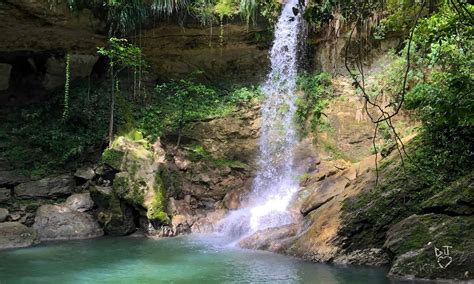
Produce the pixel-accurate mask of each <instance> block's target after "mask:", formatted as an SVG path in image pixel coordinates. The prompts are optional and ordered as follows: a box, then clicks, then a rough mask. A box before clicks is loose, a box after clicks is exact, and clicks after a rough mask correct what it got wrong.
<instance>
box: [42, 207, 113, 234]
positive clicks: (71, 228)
mask: <svg viewBox="0 0 474 284" xmlns="http://www.w3.org/2000/svg"><path fill="white" fill-rule="evenodd" d="M33 228H34V229H36V230H37V231H38V236H39V238H40V239H41V240H73V239H89V238H95V237H100V236H102V235H103V234H104V232H103V230H102V229H101V228H100V226H99V224H98V223H97V221H96V220H94V218H93V217H92V216H91V215H89V214H87V213H82V212H78V211H74V210H72V209H70V208H68V207H66V206H62V205H43V206H41V207H40V208H38V211H37V212H36V217H35V223H34V225H33Z"/></svg>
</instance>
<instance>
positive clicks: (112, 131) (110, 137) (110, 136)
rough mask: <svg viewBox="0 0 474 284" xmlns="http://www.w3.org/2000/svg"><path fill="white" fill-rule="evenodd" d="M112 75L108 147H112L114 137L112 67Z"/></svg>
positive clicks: (113, 78)
mask: <svg viewBox="0 0 474 284" xmlns="http://www.w3.org/2000/svg"><path fill="white" fill-rule="evenodd" d="M110 70H111V72H110V73H111V75H112V92H111V98H110V121H109V146H110V145H112V140H113V135H114V107H115V74H114V66H113V65H111V67H110Z"/></svg>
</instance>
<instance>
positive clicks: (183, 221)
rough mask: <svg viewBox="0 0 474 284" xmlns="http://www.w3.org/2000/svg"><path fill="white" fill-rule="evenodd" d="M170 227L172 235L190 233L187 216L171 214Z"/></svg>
mask: <svg viewBox="0 0 474 284" xmlns="http://www.w3.org/2000/svg"><path fill="white" fill-rule="evenodd" d="M191 225H192V224H191ZM171 229H172V230H173V236H177V235H183V234H188V233H190V232H191V226H190V224H189V223H188V218H187V217H186V216H184V215H175V216H173V217H172V218H171Z"/></svg>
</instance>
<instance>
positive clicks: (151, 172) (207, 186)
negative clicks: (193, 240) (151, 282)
mask: <svg viewBox="0 0 474 284" xmlns="http://www.w3.org/2000/svg"><path fill="white" fill-rule="evenodd" d="M258 110H259V107H258V105H249V106H245V107H242V108H241V109H238V110H236V111H235V112H234V113H232V114H231V115H229V116H226V117H222V118H215V119H209V120H207V121H199V122H195V123H193V124H191V125H190V126H189V127H187V128H186V129H185V130H184V132H183V136H182V138H181V146H180V148H179V149H177V148H176V145H175V140H174V138H175V137H174V136H173V135H169V136H168V137H165V138H164V139H163V140H162V141H157V142H156V143H155V144H153V145H148V144H147V142H146V141H144V140H135V141H134V140H132V139H130V138H127V137H124V136H120V137H118V138H116V139H115V141H114V142H113V143H112V146H111V147H109V149H107V150H106V151H105V152H104V154H103V156H102V163H103V165H104V166H103V168H102V170H101V171H102V173H100V174H99V179H98V180H97V182H96V185H95V186H92V187H91V195H92V198H93V199H94V201H95V203H96V204H98V206H99V215H98V216H99V221H100V222H101V223H103V225H104V229H105V231H106V233H108V234H113V235H126V234H129V233H131V232H133V231H134V230H135V228H139V229H142V230H144V232H145V233H146V234H147V235H149V236H152V237H163V236H175V235H179V234H186V233H190V232H201V233H203V232H211V231H213V230H214V226H215V225H216V224H217V221H218V220H219V219H220V218H222V217H223V216H224V215H225V212H226V210H228V209H235V208H237V207H239V205H240V199H241V197H242V196H243V195H244V193H245V192H246V191H247V190H248V189H249V188H250V181H251V177H252V173H253V163H254V157H255V153H256V145H257V143H256V139H257V137H258V130H259V127H260V125H259V120H258Z"/></svg>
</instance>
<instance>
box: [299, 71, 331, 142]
mask: <svg viewBox="0 0 474 284" xmlns="http://www.w3.org/2000/svg"><path fill="white" fill-rule="evenodd" d="M297 85H298V89H299V91H300V92H301V94H300V96H299V97H298V98H297V100H296V107H297V108H296V115H295V118H296V123H297V125H298V126H299V127H300V128H301V130H302V132H303V134H305V133H307V132H308V131H309V130H311V131H315V130H316V128H317V127H318V125H320V124H321V117H322V116H323V115H324V113H323V110H324V108H325V107H326V106H327V103H328V101H327V99H328V98H329V96H330V94H331V89H332V87H331V85H332V82H331V75H330V74H328V73H324V72H323V73H319V74H308V73H303V74H301V75H299V76H298V80H297ZM308 123H309V129H307V128H308V127H307V124H308Z"/></svg>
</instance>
